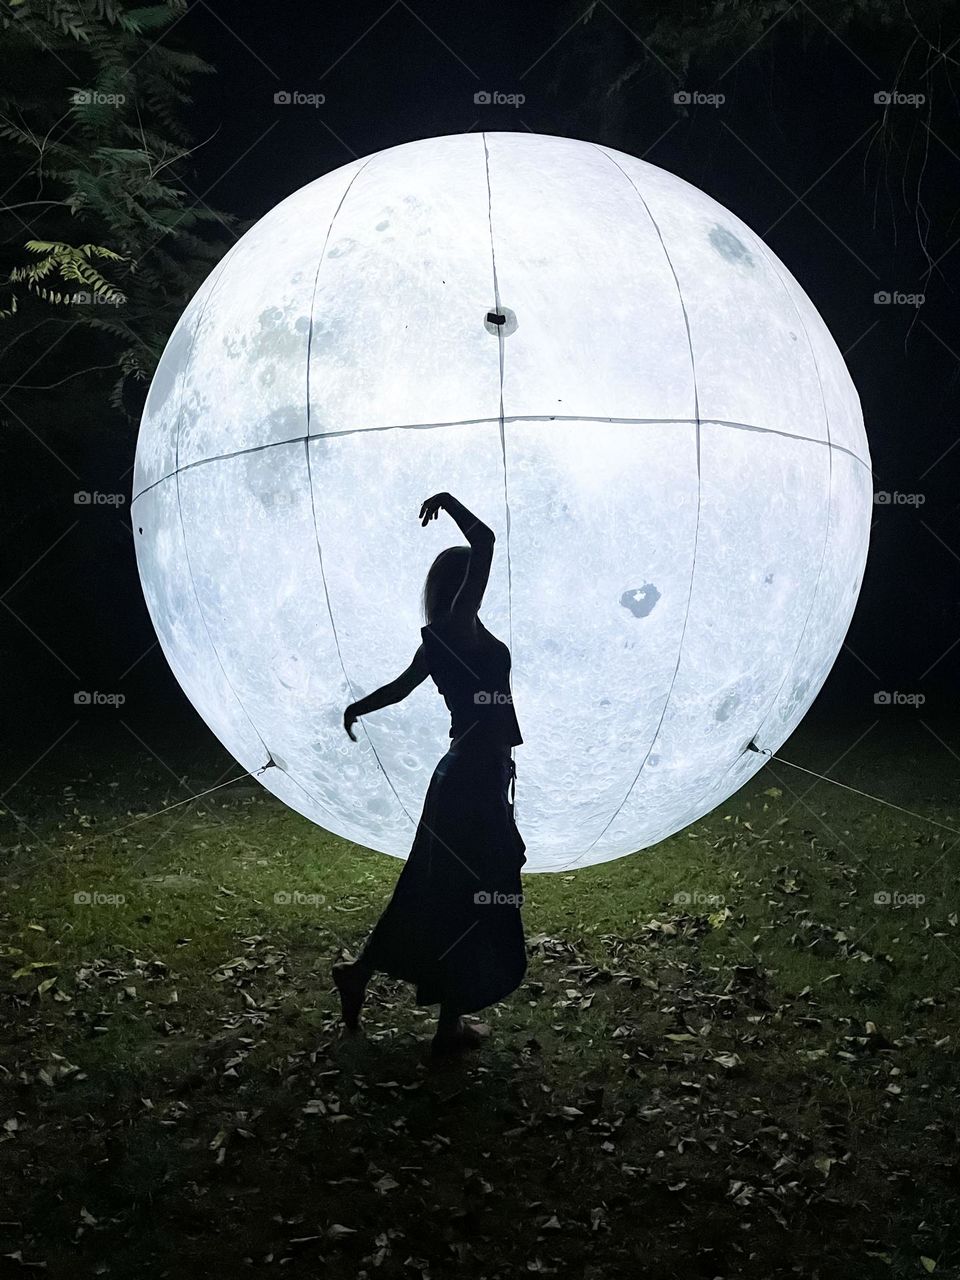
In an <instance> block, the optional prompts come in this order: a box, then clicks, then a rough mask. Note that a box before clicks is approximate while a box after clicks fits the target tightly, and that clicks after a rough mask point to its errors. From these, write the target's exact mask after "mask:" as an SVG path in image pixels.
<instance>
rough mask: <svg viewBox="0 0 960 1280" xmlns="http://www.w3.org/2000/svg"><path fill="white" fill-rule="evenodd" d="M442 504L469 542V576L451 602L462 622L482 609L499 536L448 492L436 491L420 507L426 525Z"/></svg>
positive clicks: (451, 608)
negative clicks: (494, 548) (481, 605)
mask: <svg viewBox="0 0 960 1280" xmlns="http://www.w3.org/2000/svg"><path fill="white" fill-rule="evenodd" d="M441 507H442V508H443V510H444V511H446V512H447V514H448V515H449V516H450V517H451V519H452V520H453V521H454V522H455V523H456V525H457V527H458V528H459V530H460V532H461V533H462V534H463V536H464V537H465V538H466V540H467V541H468V542H469V543H470V563H469V565H468V567H467V573H466V577H465V578H464V580H463V584H462V586H461V587H460V590H459V591H458V592H457V594H456V595H455V596H454V598H453V602H452V604H451V605H450V616H451V618H453V619H454V620H455V621H463V620H466V619H468V618H471V617H472V616H473V615H474V614H476V612H477V610H478V609H479V608H480V604H481V601H482V600H483V593H484V591H486V589H487V581H488V579H489V577H490V565H491V563H492V562H493V544H494V542H495V541H496V535H495V534H494V532H493V530H492V529H491V528H490V527H489V525H485V524H484V523H483V521H482V520H480V519H479V518H478V517H477V516H475V515H474V514H473V512H472V511H468V510H467V508H466V507H465V506H464V505H463V503H462V502H458V501H457V499H456V498H455V497H453V495H452V494H449V493H437V494H434V496H433V497H432V498H427V500H426V502H424V504H423V506H422V507H421V508H420V517H421V520H422V522H423V524H424V526H426V525H427V523H428V522H429V521H430V520H435V519H436V518H437V513H438V511H439V509H440V508H441Z"/></svg>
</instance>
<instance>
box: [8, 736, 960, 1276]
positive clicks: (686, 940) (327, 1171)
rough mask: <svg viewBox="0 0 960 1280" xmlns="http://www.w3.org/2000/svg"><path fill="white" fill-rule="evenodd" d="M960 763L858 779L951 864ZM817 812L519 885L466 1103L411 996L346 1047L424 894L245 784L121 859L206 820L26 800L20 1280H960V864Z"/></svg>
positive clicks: (167, 791) (106, 771) (64, 792)
mask: <svg viewBox="0 0 960 1280" xmlns="http://www.w3.org/2000/svg"><path fill="white" fill-rule="evenodd" d="M865 727H866V725H865V726H864V728H865ZM858 732H859V730H856V731H853V732H851V730H850V729H849V727H847V728H845V729H844V732H843V734H842V735H839V736H837V737H835V738H834V737H831V735H830V733H829V732H827V731H826V730H821V731H819V732H818V733H817V734H813V733H812V732H808V733H807V734H806V736H799V735H798V737H797V738H795V739H794V741H793V742H792V743H791V744H789V750H785V751H784V754H786V755H788V756H789V758H793V759H796V760H798V761H799V762H801V763H805V764H809V765H810V766H811V767H812V768H814V769H826V768H828V767H829V766H831V765H832V764H833V763H834V761H835V760H836V758H837V757H838V756H839V755H840V754H841V752H842V751H843V750H844V749H845V748H846V747H847V746H849V744H850V743H851V742H853V741H854V739H855V738H856V737H857V733H858ZM954 736H955V735H954ZM938 738H939V739H940V740H941V741H940V743H939V744H938ZM951 741H952V740H951V738H950V736H949V731H948V730H938V731H937V736H936V737H934V735H933V734H932V732H931V733H926V732H925V731H924V730H923V729H921V728H919V727H917V726H916V724H914V727H913V730H912V731H911V732H909V733H908V732H903V733H900V732H899V730H898V733H897V734H891V733H890V732H888V731H887V730H886V729H885V727H884V726H882V725H881V726H880V727H876V726H875V727H874V728H873V729H872V730H870V731H869V732H868V733H867V734H866V736H865V737H864V738H863V740H862V741H861V743H860V745H859V746H858V747H857V748H856V749H855V750H854V751H852V752H851V753H850V754H849V755H847V756H846V758H845V759H844V761H843V762H842V764H840V765H838V766H837V769H836V773H837V776H839V777H842V778H843V779H844V780H845V781H847V782H849V783H851V784H852V785H854V786H860V787H863V788H864V789H865V790H868V791H872V792H879V794H881V795H884V796H887V797H889V798H890V799H892V800H894V801H896V802H898V803H900V804H904V805H907V806H908V807H910V808H913V809H920V810H922V811H924V812H926V813H929V814H930V816H931V817H934V818H936V819H937V820H939V821H940V822H943V823H946V824H948V825H953V826H957V827H958V828H960V805H958V803H957V799H958V792H957V785H956V779H957V772H958V768H957V763H956V760H957V757H954V756H953V754H952V752H953V750H954V749H955V748H956V744H955V743H954V744H953V746H951V745H950V743H951ZM167 758H168V759H169V756H167ZM181 763H182V756H181ZM227 763H228V762H227V761H226V759H225V758H223V757H220V756H216V755H211V756H210V758H209V759H205V760H203V761H198V760H192V761H191V768H190V770H189V776H190V790H192V791H197V790H200V789H202V787H203V786H205V785H211V783H212V782H213V781H214V780H215V779H216V777H217V776H218V774H220V773H221V772H222V771H223V769H224V768H225V767H226V766H227ZM38 775H42V776H38ZM13 776H16V774H14V775H13ZM812 783H813V780H812V779H810V778H807V777H804V776H803V775H800V774H797V773H794V772H792V771H791V770H788V769H786V768H784V767H782V766H780V765H773V766H770V767H768V768H767V769H765V770H764V771H763V772H762V773H761V774H760V775H758V776H757V778H755V779H754V780H753V781H752V782H751V783H750V784H749V785H748V786H747V787H746V788H745V789H744V790H743V791H742V792H740V793H739V794H738V795H737V796H736V797H734V798H733V799H732V800H731V801H729V802H728V803H727V804H725V805H724V806H722V807H721V808H720V809H719V810H718V811H716V812H715V813H714V814H712V815H710V816H709V818H707V819H705V820H703V821H701V822H699V823H697V824H696V825H695V826H694V827H693V828H691V829H689V830H687V831H685V832H682V833H680V834H678V835H676V836H674V837H673V838H672V839H670V840H669V841H666V842H665V843H664V844H662V845H660V846H658V847H657V848H655V849H653V850H648V851H646V852H644V853H641V854H639V855H636V856H634V857H631V858H627V859H623V860H621V861H618V862H616V863H611V864H607V865H605V866H601V867H596V868H590V869H587V870H583V871H580V872H578V873H577V874H576V875H575V876H574V875H560V876H552V877H551V876H529V877H526V878H525V886H524V887H525V891H526V905H525V907H524V918H525V924H526V930H527V935H528V945H529V953H530V965H529V971H528V974H527V979H526V982H525V984H524V986H523V987H522V988H521V989H520V990H519V991H518V992H516V993H515V995H514V996H513V997H512V998H511V999H510V1000H508V1001H506V1002H504V1003H503V1004H502V1005H499V1006H496V1007H495V1008H494V1009H493V1010H491V1011H488V1013H489V1017H488V1018H487V1020H488V1021H490V1022H491V1023H492V1024H493V1038H492V1042H491V1043H490V1044H489V1045H488V1046H487V1047H485V1048H484V1050H483V1051H482V1052H481V1053H480V1054H479V1055H477V1056H475V1057H472V1058H471V1059H470V1060H469V1061H468V1062H466V1063H464V1064H462V1065H459V1066H446V1067H442V1068H441V1067H433V1066H431V1065H430V1064H429V1061H428V1059H427V1057H426V1054H425V1049H426V1045H427V1042H428V1038H429V1035H430V1032H431V1020H430V1011H427V1010H422V1009H417V1008H416V1007H415V1006H414V1005H413V1003H412V999H411V995H410V992H409V990H408V989H406V988H404V987H403V986H402V985H401V984H394V983H391V982H389V981H385V980H379V979H378V980H376V981H375V983H374V986H373V989H372V992H371V998H370V1001H369V1005H368V1010H367V1014H366V1034H365V1035H364V1036H363V1037H362V1038H358V1039H348V1038H344V1037H343V1036H342V1034H341V1032H340V1029H339V1027H338V1024H337V1018H336V1001H335V999H334V996H333V994H332V991H331V986H330V980H329V970H330V965H331V963H332V962H333V961H334V960H335V959H336V958H337V956H338V955H339V954H341V952H342V950H343V949H352V948H355V947H356V946H357V945H358V944H359V943H360V942H361V940H362V939H363V937H364V936H365V934H366V931H367V930H368V929H369V927H370V925H371V923H372V922H373V920H374V919H375V917H376V914H377V912H378V911H379V910H380V908H381V907H382V905H383V903H384V901H385V900H386V898H387V896H388V895H389V893H390V891H391V889H392V886H393V882H394V880H395V878H396V873H397V870H398V867H399V864H398V863H397V862H395V861H393V860H391V859H388V858H386V857H382V856H380V855H374V854H369V853H364V852H363V851H361V850H359V849H357V848H356V847H354V846H351V845H348V844H346V843H345V842H343V841H340V840H338V839H336V838H334V837H332V836H329V835H327V834H326V833H325V832H323V831H321V830H319V829H317V828H315V827H311V826H310V825H309V824H308V823H307V822H305V821H304V820H302V819H301V818H299V817H298V816H297V815H295V814H292V813H290V812H289V811H287V810H285V809H284V808H283V807H282V806H281V805H280V804H279V803H278V802H276V801H274V800H273V798H272V797H271V796H269V795H268V794H267V793H266V792H264V791H263V790H261V789H260V788H259V787H258V786H251V785H249V784H240V785H238V786H235V787H233V788H227V789H226V790H223V791H220V792H218V793H216V794H215V795H213V796H211V797H210V798H209V799H207V800H205V801H202V802H199V803H197V804H194V805H189V806H186V807H185V808H182V809H180V810H177V811H175V812H174V813H171V814H168V815H166V816H165V817H162V818H157V819H151V820H150V821H147V822H143V823H138V824H137V825H136V826H134V827H131V828H130V829H128V830H127V831H125V832H121V833H118V834H111V833H112V832H114V831H115V830H116V828H118V827H120V826H121V825H123V824H124V823H126V822H130V821H132V820H133V819H134V818H135V817H136V816H137V815H138V814H142V813H147V812H149V811H150V810H151V809H153V808H157V807H159V806H160V805H162V804H163V803H172V802H173V801H174V800H176V799H178V798H180V796H181V795H186V794H188V792H187V791H181V790H178V789H177V788H176V787H174V786H171V785H170V783H169V776H168V775H167V774H166V773H165V772H164V770H163V769H162V768H161V767H160V766H159V765H158V764H157V763H156V761H155V760H154V759H152V758H151V757H150V756H148V755H146V754H130V753H127V754H126V755H125V756H124V757H123V758H121V757H120V756H119V755H118V756H117V757H115V758H114V759H112V760H110V761H107V762H106V763H105V762H104V761H102V760H100V761H97V762H96V763H92V762H89V761H88V763H87V764H86V765H85V766H83V767H79V768H76V769H74V771H73V773H72V775H70V776H63V777H60V776H57V775H55V774H54V773H52V772H47V773H46V774H45V775H44V774H42V770H35V771H34V772H33V773H32V774H31V775H30V778H29V779H27V780H26V781H25V782H23V783H22V784H20V786H18V787H17V788H16V791H15V792H14V793H11V803H13V805H14V808H15V810H16V814H14V813H13V812H12V811H11V812H9V813H8V814H7V815H6V816H5V819H4V821H5V823H6V826H5V828H4V830H5V832H6V835H5V838H4V848H3V867H4V874H3V878H2V880H0V889H2V895H3V896H2V900H0V913H2V914H0V919H2V935H0V1010H2V1014H0V1016H2V1025H0V1052H2V1057H0V1107H2V1111H0V1186H2V1195H3V1204H2V1206H0V1274H5V1272H4V1271H3V1268H9V1271H10V1274H14V1275H16V1274H34V1273H39V1274H44V1275H47V1276H51V1277H57V1278H59V1277H61V1276H62V1277H68V1276H69V1277H75V1276H82V1277H87V1276H100V1275H103V1276H110V1277H123V1278H126V1277H130V1278H131V1280H132V1278H133V1277H137V1278H139V1280H146V1278H149V1280H153V1278H154V1277H162V1276H171V1277H178V1278H183V1277H192V1276H205V1277H220V1276H224V1277H226V1276H230V1277H233V1276H237V1275H242V1274H247V1273H250V1274H254V1275H271V1274H277V1275H280V1274H282V1275H286V1276H293V1277H301V1276H302V1277H314V1276H319V1275H320V1274H321V1273H322V1274H324V1275H325V1276H329V1277H331V1280H341V1277H351V1278H353V1277H371V1278H372V1277H384V1280H386V1278H388V1277H409V1278H412V1280H418V1278H419V1277H423V1278H424V1280H429V1278H432V1277H436V1278H438V1280H439V1278H440V1277H446V1276H453V1275H454V1274H455V1273H459V1274H463V1275H468V1276H478V1277H479V1276H483V1277H490V1278H493V1277H511V1278H515V1277H516V1276H517V1275H518V1274H527V1273H533V1274H545V1275H556V1276H558V1277H568V1276H572V1277H576V1278H577V1280H579V1278H580V1277H583V1280H599V1278H601V1277H607V1276H610V1277H621V1276H622V1277H630V1278H631V1280H634V1278H636V1277H643V1276H653V1277H658V1278H659V1277H664V1278H666V1277H671V1278H672V1277H707V1278H710V1277H723V1278H724V1280H727V1278H730V1277H750V1278H751V1280H753V1278H756V1280H760V1278H761V1277H762V1278H763V1280H768V1278H769V1277H772V1276H794V1275H795V1276H802V1277H819V1278H822V1280H833V1278H834V1277H836V1278H837V1280H840V1278H841V1277H842V1278H843V1280H850V1278H851V1277H853V1278H854V1280H861V1278H870V1277H874V1276H877V1277H901V1276H904V1277H906V1276H923V1275H926V1274H931V1273H933V1274H935V1275H938V1276H956V1275H960V1207H958V1191H960V1160H958V1149H957V1140H958V1085H960V1078H958V1071H957V1068H958V1033H960V1028H958V1012H957V993H958V984H960V937H958V932H960V930H958V925H957V909H958V902H960V892H958V879H960V873H958V863H957V848H958V844H957V843H956V842H955V838H954V837H952V836H951V835H950V834H949V833H948V832H946V831H943V830H938V829H937V828H934V827H931V826H928V825H926V824H923V823H920V822H916V821H914V820H912V819H909V818H906V817H904V816H903V815H898V814H894V813H892V812H890V811H889V810H884V809H881V808H878V807H877V806H874V805H871V804H869V803H868V802H867V801H864V800H861V799H859V798H858V797H856V796H853V795H850V794H848V793H844V792H841V791H839V790H837V789H835V788H828V787H826V786H825V785H823V784H820V785H816V786H813V789H810V787H811V785H812ZM18 818H19V820H20V821H17V819H18ZM24 824H27V825H24ZM94 837H96V838H94ZM878 893H881V894H882V893H886V894H888V895H891V897H892V900H891V901H890V902H889V903H886V904H884V903H882V902H880V903H878V902H877V901H875V895H876V894H878ZM77 894H81V895H83V894H87V895H90V896H91V897H92V898H94V901H83V900H80V901H75V895H77ZM277 894H280V895H284V894H287V895H291V896H293V897H294V898H295V899H296V896H297V895H300V898H299V900H295V901H292V902H286V903H284V902H282V901H277V899H276V895H277ZM96 895H101V899H100V900H99V901H97V900H96ZM678 895H679V897H678ZM918 898H922V899H923V901H918V900H917V899H918Z"/></svg>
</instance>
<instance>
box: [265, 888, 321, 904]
mask: <svg viewBox="0 0 960 1280" xmlns="http://www.w3.org/2000/svg"><path fill="white" fill-rule="evenodd" d="M273 900H274V902H275V903H276V905H277V906H278V907H322V906H325V905H326V901H327V896H326V894H324V893H303V892H302V891H301V890H300V889H278V890H277V892H276V893H275V894H274V895H273Z"/></svg>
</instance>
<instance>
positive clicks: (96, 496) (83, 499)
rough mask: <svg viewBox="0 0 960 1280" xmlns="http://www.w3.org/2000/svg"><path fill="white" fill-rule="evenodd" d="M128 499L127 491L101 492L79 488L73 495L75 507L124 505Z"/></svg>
mask: <svg viewBox="0 0 960 1280" xmlns="http://www.w3.org/2000/svg"><path fill="white" fill-rule="evenodd" d="M126 500H127V495H126V494H125V493H100V492H99V490H97V489H94V490H93V491H92V492H91V491H90V490H89V489H78V490H77V492H76V493H75V494H74V495H73V505H74V506H75V507H122V506H123V505H124V503H125V502H126Z"/></svg>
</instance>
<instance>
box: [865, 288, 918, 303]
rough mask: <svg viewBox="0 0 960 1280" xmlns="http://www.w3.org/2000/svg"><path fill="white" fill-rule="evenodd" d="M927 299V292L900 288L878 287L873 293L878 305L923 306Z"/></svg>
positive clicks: (874, 300)
mask: <svg viewBox="0 0 960 1280" xmlns="http://www.w3.org/2000/svg"><path fill="white" fill-rule="evenodd" d="M926 300H927V295H926V294H925V293H903V292H901V290H899V289H878V290H877V292H876V293H875V294H874V295H873V302H874V306H877V307H922V306H923V304H924V303H925V302H926Z"/></svg>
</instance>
